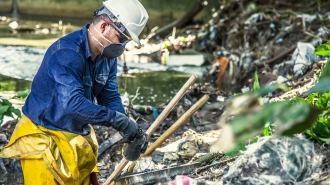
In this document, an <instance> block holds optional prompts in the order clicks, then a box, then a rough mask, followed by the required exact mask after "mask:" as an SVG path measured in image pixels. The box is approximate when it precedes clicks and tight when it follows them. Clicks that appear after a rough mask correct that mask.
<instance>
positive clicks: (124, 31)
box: [94, 6, 132, 43]
mask: <svg viewBox="0 0 330 185" xmlns="http://www.w3.org/2000/svg"><path fill="white" fill-rule="evenodd" d="M102 14H106V15H107V16H108V17H109V18H110V20H111V22H109V21H108V20H105V19H103V18H102V17H101V19H102V20H103V21H105V22H107V23H108V24H109V25H110V26H111V27H113V28H114V29H115V30H116V31H118V32H119V33H120V34H121V36H120V38H119V41H120V42H121V43H127V42H128V41H130V40H132V38H131V36H130V34H129V33H128V30H127V29H126V28H125V26H124V25H123V24H122V23H121V22H119V21H118V19H117V17H116V16H115V15H113V14H112V13H111V12H110V11H109V10H108V9H107V8H106V7H105V6H102V7H101V8H100V9H97V10H95V11H94V16H98V15H102Z"/></svg>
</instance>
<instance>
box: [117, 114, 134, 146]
mask: <svg viewBox="0 0 330 185" xmlns="http://www.w3.org/2000/svg"><path fill="white" fill-rule="evenodd" d="M112 127H113V128H114V129H116V130H117V131H119V132H122V133H123V134H124V136H125V137H126V139H127V141H128V142H129V141H132V140H133V139H134V138H135V136H136V132H137V130H138V126H137V123H136V122H135V121H133V120H132V119H130V118H129V117H127V116H126V115H125V114H123V113H120V112H116V121H115V122H114V123H113V124H112Z"/></svg>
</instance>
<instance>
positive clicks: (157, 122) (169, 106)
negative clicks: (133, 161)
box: [103, 75, 197, 185]
mask: <svg viewBox="0 0 330 185" xmlns="http://www.w3.org/2000/svg"><path fill="white" fill-rule="evenodd" d="M196 79H197V76H196V75H192V76H191V77H190V78H189V79H188V80H187V82H186V83H185V84H184V85H183V86H182V87H181V89H180V90H179V92H178V93H177V94H176V95H175V96H174V98H173V99H172V100H171V101H170V103H169V104H167V106H166V107H165V109H164V110H163V111H162V113H161V114H160V115H159V116H158V117H157V119H156V120H155V121H154V122H153V123H152V125H150V127H149V129H148V130H147V131H146V133H147V134H148V135H149V136H151V135H152V134H153V132H154V131H155V130H156V129H157V128H158V127H159V125H160V124H161V123H162V122H163V120H164V119H165V118H166V116H167V115H168V114H169V113H170V112H171V110H172V109H173V108H174V107H175V105H176V104H177V103H178V102H179V101H180V99H181V98H182V97H183V95H184V94H185V92H186V91H187V90H188V88H189V87H190V86H191V85H192V84H194V83H195V81H196ZM128 162H129V161H128V160H127V159H125V158H123V159H122V160H121V161H120V163H119V166H118V167H117V168H116V169H115V170H114V171H113V172H112V174H111V175H110V176H109V177H108V179H107V180H106V181H105V183H104V184H103V185H109V184H110V183H111V182H112V179H113V178H115V177H117V176H118V175H119V174H120V173H121V172H122V170H123V169H124V167H125V166H126V165H127V163H128Z"/></svg>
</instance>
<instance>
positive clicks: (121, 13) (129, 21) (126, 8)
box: [96, 0, 149, 45]
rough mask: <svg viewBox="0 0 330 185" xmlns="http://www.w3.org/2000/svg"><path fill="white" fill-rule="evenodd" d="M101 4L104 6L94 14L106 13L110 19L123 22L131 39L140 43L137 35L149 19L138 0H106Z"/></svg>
mask: <svg viewBox="0 0 330 185" xmlns="http://www.w3.org/2000/svg"><path fill="white" fill-rule="evenodd" d="M103 5H104V7H105V8H104V9H102V10H101V11H99V12H96V14H97V15H100V14H107V15H108V16H109V17H110V19H111V20H112V21H115V22H120V23H121V24H123V25H124V27H125V28H126V29H127V31H128V33H129V35H130V36H131V37H132V39H133V41H134V42H135V43H137V44H138V45H140V40H139V35H140V33H141V32H142V30H143V28H144V26H145V25H146V24H147V21H148V19H149V15H148V13H147V11H146V10H145V8H144V7H143V5H142V4H141V3H140V2H139V1H138V0H106V1H104V2H103ZM108 11H110V12H108Z"/></svg>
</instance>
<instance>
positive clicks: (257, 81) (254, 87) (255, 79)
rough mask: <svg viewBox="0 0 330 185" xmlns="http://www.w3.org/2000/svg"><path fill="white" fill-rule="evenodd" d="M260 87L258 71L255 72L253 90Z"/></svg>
mask: <svg viewBox="0 0 330 185" xmlns="http://www.w3.org/2000/svg"><path fill="white" fill-rule="evenodd" d="M259 89H260V84H259V80H258V72H257V71H255V72H254V82H253V91H254V92H256V91H257V90H259Z"/></svg>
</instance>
